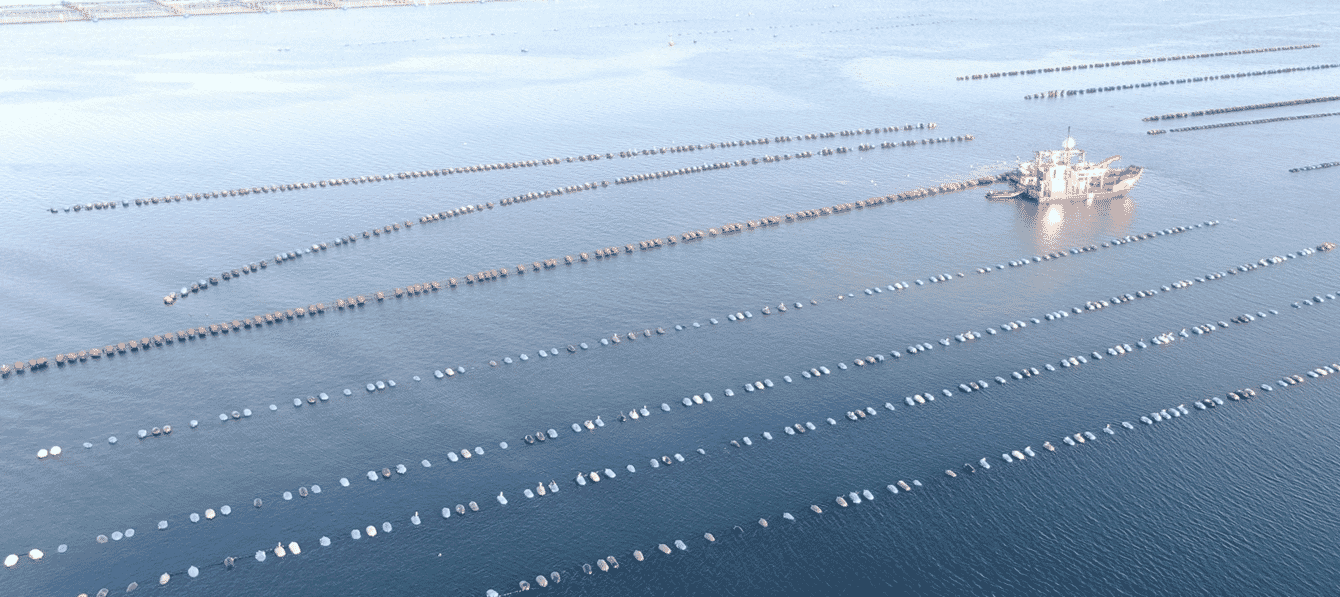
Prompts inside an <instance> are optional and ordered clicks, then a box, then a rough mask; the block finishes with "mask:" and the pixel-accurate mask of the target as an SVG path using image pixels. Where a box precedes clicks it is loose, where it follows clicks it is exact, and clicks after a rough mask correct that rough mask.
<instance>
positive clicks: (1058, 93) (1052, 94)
mask: <svg viewBox="0 0 1340 597" xmlns="http://www.w3.org/2000/svg"><path fill="white" fill-rule="evenodd" d="M1337 67H1340V64H1317V65H1313V66H1294V67H1289V68H1272V69H1270V70H1257V71H1251V72H1245V73H1227V74H1223V75H1212V76H1209V77H1190V78H1186V79H1168V80H1167V81H1146V82H1144V83H1131V84H1127V85H1109V86H1106V87H1089V88H1087V89H1054V90H1051V91H1043V92H1041V93H1034V94H1029V95H1025V96H1024V99H1026V100H1030V99H1055V98H1061V97H1067V96H1071V95H1084V94H1086V93H1102V92H1104V91H1124V90H1127V89H1139V88H1143V87H1158V86H1161V85H1178V84H1182V83H1202V82H1208V81H1217V80H1220V79H1240V78H1243V77H1260V76H1264V75H1280V74H1285V73H1297V72H1305V71H1313V70H1322V69H1328V68H1337Z"/></svg>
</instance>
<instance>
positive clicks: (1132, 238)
mask: <svg viewBox="0 0 1340 597" xmlns="http://www.w3.org/2000/svg"><path fill="white" fill-rule="evenodd" d="M1218 225H1219V220H1207V221H1205V222H1201V223H1199V224H1192V225H1190V226H1173V227H1171V228H1164V229H1162V230H1155V231H1153V232H1145V233H1143V234H1128V235H1126V236H1123V237H1121V238H1114V239H1111V240H1106V241H1103V242H1102V243H1101V244H1095V245H1087V246H1083V247H1071V248H1069V249H1060V250H1057V251H1053V252H1051V253H1047V254H1045V255H1033V256H1031V257H1024V258H1022V259H1014V260H1011V261H1010V262H1008V266H1009V267H1023V266H1025V265H1028V264H1030V263H1042V262H1043V261H1051V260H1053V259H1060V258H1062V257H1067V256H1070V255H1079V254H1082V253H1091V252H1093V251H1097V250H1099V249H1100V248H1101V249H1108V248H1112V247H1119V246H1122V245H1126V244H1130V243H1135V242H1140V241H1142V240H1148V239H1151V238H1155V237H1159V236H1172V235H1175V234H1181V233H1183V232H1189V231H1191V230H1195V229H1197V228H1209V227H1211V226H1218ZM1006 265H1007V264H1005V263H999V264H996V265H994V266H991V265H988V266H986V267H979V268H977V273H979V274H989V273H991V272H992V271H993V270H1003V269H1005V267H1006ZM937 277H947V276H944V275H941V276H931V281H932V282H941V281H945V280H939V279H936V278H937ZM917 283H918V284H920V283H921V280H917Z"/></svg>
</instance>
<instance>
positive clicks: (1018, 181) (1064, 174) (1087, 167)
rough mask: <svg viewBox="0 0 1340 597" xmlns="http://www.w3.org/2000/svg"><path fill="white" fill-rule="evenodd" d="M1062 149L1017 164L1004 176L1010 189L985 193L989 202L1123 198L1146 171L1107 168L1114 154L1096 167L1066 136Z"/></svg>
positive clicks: (1042, 152)
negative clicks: (1013, 199) (1001, 200)
mask: <svg viewBox="0 0 1340 597" xmlns="http://www.w3.org/2000/svg"><path fill="white" fill-rule="evenodd" d="M1062 147H1063V149H1044V150H1041V151H1037V152H1034V153H1033V161H1031V162H1024V163H1022V164H1019V168H1018V169H1017V170H1015V171H1014V172H1009V173H1007V174H1006V175H1005V179H1006V181H1007V182H1009V183H1010V184H1011V185H1012V186H1013V188H1012V189H1010V190H1008V191H992V192H990V193H987V198H988V199H1012V198H1015V197H1020V196H1023V197H1026V198H1028V199H1032V200H1034V201H1037V202H1038V203H1053V202H1057V201H1093V200H1095V199H1115V198H1118V197H1123V196H1125V195H1126V193H1127V192H1129V191H1130V190H1131V188H1132V187H1134V186H1135V183H1137V182H1139V181H1140V176H1141V175H1143V174H1144V172H1145V169H1144V168H1141V167H1139V166H1128V167H1126V168H1122V169H1118V168H1109V166H1111V165H1112V163H1113V162H1115V161H1117V160H1119V159H1121V156H1119V155H1114V156H1112V157H1110V158H1107V159H1106V160H1103V161H1102V162H1099V163H1097V164H1093V163H1090V162H1089V161H1088V160H1087V159H1085V157H1084V150H1081V149H1075V139H1074V138H1072V137H1066V139H1065V142H1064V143H1063V144H1062Z"/></svg>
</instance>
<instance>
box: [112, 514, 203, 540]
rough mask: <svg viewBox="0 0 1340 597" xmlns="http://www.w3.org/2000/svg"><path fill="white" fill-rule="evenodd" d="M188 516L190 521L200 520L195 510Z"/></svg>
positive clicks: (114, 534)
mask: <svg viewBox="0 0 1340 597" xmlns="http://www.w3.org/2000/svg"><path fill="white" fill-rule="evenodd" d="M190 518H191V522H200V515H199V514H196V513H195V512H192V513H191V517H190ZM112 536H113V537H115V536H116V533H113V534H112Z"/></svg>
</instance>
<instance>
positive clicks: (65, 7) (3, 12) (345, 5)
mask: <svg viewBox="0 0 1340 597" xmlns="http://www.w3.org/2000/svg"><path fill="white" fill-rule="evenodd" d="M485 1H488V2H501V1H504V0H257V1H238V0H112V1H110V2H72V1H70V0H65V1H63V2H60V3H59V4H56V3H52V4H25V5H14V6H0V25H22V24H33V23H68V22H72V21H90V22H95V23H96V22H97V21H99V20H101V19H154V18H165V17H182V18H185V17H191V16H197V15H198V16H205V15H226V14H254V13H272V12H291V11H298V10H334V9H337V8H338V9H341V10H348V9H350V8H380V7H384V6H428V5H430V4H474V3H481V2H485Z"/></svg>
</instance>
